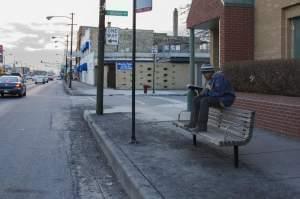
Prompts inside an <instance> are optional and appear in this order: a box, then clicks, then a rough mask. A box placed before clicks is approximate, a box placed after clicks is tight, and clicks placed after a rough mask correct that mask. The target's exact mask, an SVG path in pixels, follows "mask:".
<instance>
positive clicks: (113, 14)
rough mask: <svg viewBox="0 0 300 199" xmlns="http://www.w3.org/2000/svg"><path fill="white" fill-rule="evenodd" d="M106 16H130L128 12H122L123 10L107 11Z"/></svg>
mask: <svg viewBox="0 0 300 199" xmlns="http://www.w3.org/2000/svg"><path fill="white" fill-rule="evenodd" d="M105 15H111V16H123V17H127V16H128V11H122V10H106V11H105Z"/></svg>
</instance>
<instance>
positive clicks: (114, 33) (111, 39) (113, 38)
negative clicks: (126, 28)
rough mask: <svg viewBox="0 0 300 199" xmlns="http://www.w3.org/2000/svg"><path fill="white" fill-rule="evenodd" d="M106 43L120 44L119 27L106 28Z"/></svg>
mask: <svg viewBox="0 0 300 199" xmlns="http://www.w3.org/2000/svg"><path fill="white" fill-rule="evenodd" d="M105 35H106V45H114V46H116V45H118V44H119V28H115V27H108V28H106V33H105Z"/></svg>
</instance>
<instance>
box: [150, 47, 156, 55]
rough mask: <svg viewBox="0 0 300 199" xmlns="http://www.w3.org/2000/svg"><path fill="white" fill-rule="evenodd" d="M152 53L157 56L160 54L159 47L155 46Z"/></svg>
mask: <svg viewBox="0 0 300 199" xmlns="http://www.w3.org/2000/svg"><path fill="white" fill-rule="evenodd" d="M151 53H152V55H156V54H157V53H158V49H157V46H153V47H152V49H151Z"/></svg>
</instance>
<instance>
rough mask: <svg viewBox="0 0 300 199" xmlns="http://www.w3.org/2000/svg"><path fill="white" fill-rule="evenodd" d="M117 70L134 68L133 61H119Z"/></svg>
mask: <svg viewBox="0 0 300 199" xmlns="http://www.w3.org/2000/svg"><path fill="white" fill-rule="evenodd" d="M116 65H117V70H132V63H131V62H117V63H116Z"/></svg>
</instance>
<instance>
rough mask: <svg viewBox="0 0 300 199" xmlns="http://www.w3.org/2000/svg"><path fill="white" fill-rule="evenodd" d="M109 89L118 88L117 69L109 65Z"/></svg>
mask: <svg viewBox="0 0 300 199" xmlns="http://www.w3.org/2000/svg"><path fill="white" fill-rule="evenodd" d="M107 87H108V88H116V67H115V65H109V67H108V72H107Z"/></svg>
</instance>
